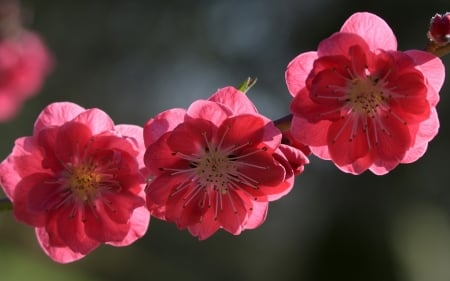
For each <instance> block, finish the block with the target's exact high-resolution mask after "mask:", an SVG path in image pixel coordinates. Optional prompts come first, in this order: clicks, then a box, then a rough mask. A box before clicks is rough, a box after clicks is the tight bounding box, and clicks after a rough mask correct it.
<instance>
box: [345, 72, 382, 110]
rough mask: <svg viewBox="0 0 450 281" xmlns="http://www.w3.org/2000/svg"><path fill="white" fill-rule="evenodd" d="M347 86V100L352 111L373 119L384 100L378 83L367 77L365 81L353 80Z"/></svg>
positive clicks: (361, 79) (360, 79)
mask: <svg viewBox="0 0 450 281" xmlns="http://www.w3.org/2000/svg"><path fill="white" fill-rule="evenodd" d="M349 84H350V86H349V91H348V99H349V102H350V103H351V105H352V109H353V110H354V111H355V112H357V113H360V114H365V115H367V116H368V117H371V118H372V117H375V116H376V114H377V108H378V107H379V106H380V105H383V104H384V102H385V100H386V96H385V95H384V93H383V89H382V87H380V85H379V84H378V81H377V80H376V79H373V78H371V77H370V76H368V77H367V78H365V79H364V78H354V79H353V80H351V81H350V83H349Z"/></svg>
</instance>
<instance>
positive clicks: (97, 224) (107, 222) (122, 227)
mask: <svg viewBox="0 0 450 281" xmlns="http://www.w3.org/2000/svg"><path fill="white" fill-rule="evenodd" d="M100 202H101V201H100ZM100 202H97V203H96V204H95V211H94V210H91V209H90V208H87V209H85V210H84V213H85V219H84V221H83V223H84V231H85V232H86V235H87V236H88V237H89V238H90V239H93V240H95V241H98V242H101V243H105V242H107V241H121V240H123V239H124V238H125V236H126V235H127V233H128V230H129V227H130V226H129V225H128V224H127V223H126V222H125V223H118V222H117V221H120V220H123V217H125V216H127V217H130V216H131V212H130V211H129V210H127V208H126V207H124V208H122V206H120V205H116V204H111V206H110V205H109V202H102V203H100ZM122 202H123V200H122ZM108 208H113V209H112V210H110V209H108ZM115 213H116V214H115ZM112 216H114V219H113V218H112Z"/></svg>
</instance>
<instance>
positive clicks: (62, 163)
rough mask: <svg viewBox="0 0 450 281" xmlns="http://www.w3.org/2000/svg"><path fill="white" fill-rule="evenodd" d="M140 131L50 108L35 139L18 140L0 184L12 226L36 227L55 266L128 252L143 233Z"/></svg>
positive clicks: (100, 116) (80, 111) (72, 107)
mask: <svg viewBox="0 0 450 281" xmlns="http://www.w3.org/2000/svg"><path fill="white" fill-rule="evenodd" d="M143 153H144V144H143V138H142V128H141V127H137V126H133V125H114V123H113V121H112V120H111V119H110V118H109V116H108V115H107V114H106V113H104V112H103V111H101V110H99V109H87V110H86V109H84V108H82V107H80V106H78V105H76V104H73V103H69V102H62V103H53V104H51V105H49V106H48V107H47V108H45V109H44V110H43V111H42V113H41V114H40V115H39V117H38V119H37V121H36V123H35V125H34V132H33V136H30V137H22V138H19V139H17V140H16V143H15V146H14V148H13V151H12V153H11V154H10V155H9V156H8V157H7V158H6V159H5V160H4V161H3V162H2V163H1V164H0V183H1V185H2V186H3V189H4V191H5V193H6V195H7V196H8V198H9V199H10V200H11V201H12V203H13V206H14V215H15V217H16V218H17V220H19V221H21V222H23V223H26V224H28V225H31V226H34V227H35V230H36V235H37V239H38V241H39V244H40V245H41V247H42V249H43V250H44V251H45V253H46V254H47V255H49V256H50V257H51V258H52V259H53V260H55V261H57V262H61V263H67V262H72V261H75V260H78V259H80V258H82V257H84V256H85V255H87V254H88V253H90V252H91V251H92V250H94V249H95V248H97V247H98V246H99V245H100V244H103V243H106V244H110V245H113V246H126V245H129V244H131V243H132V242H134V241H135V240H136V239H138V238H140V237H141V236H142V235H143V234H144V233H145V232H146V230H147V226H148V223H149V217H150V214H149V212H148V210H147V209H146V207H145V200H144V199H145V194H144V191H143V188H144V186H145V177H144V176H146V175H143V174H142V173H141V170H140V169H142V171H144V170H143V168H144V166H143V161H142V160H140V161H138V160H136V159H140V158H142V156H143Z"/></svg>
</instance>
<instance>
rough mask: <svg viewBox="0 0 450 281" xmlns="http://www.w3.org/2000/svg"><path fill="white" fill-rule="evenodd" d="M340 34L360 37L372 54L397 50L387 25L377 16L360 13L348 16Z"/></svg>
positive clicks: (395, 42)
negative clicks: (345, 33) (352, 34)
mask: <svg viewBox="0 0 450 281" xmlns="http://www.w3.org/2000/svg"><path fill="white" fill-rule="evenodd" d="M341 32H347V33H354V34H357V35H359V36H361V37H362V38H363V39H364V40H365V41H366V42H367V44H368V45H369V46H370V49H371V50H372V51H373V52H374V51H377V50H378V49H381V50H397V39H396V38H395V35H394V32H392V29H391V28H390V27H389V25H388V24H387V23H386V22H385V21H384V20H383V19H382V18H380V17H378V16H377V15H374V14H371V13H367V12H360V13H355V14H353V15H352V16H350V17H349V18H348V19H347V20H346V21H345V23H344V25H343V26H342V28H341Z"/></svg>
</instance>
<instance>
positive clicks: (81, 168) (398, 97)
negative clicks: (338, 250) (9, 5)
mask: <svg viewBox="0 0 450 281" xmlns="http://www.w3.org/2000/svg"><path fill="white" fill-rule="evenodd" d="M440 30H441V29H440ZM432 33H433V32H432ZM433 36H434V35H433ZM443 82H444V66H443V64H442V62H441V60H440V59H439V58H438V57H437V56H435V55H433V54H431V53H429V52H425V51H419V50H409V51H404V52H402V51H398V50H397V42H396V38H395V36H394V34H393V32H392V30H391V29H390V28H389V26H388V25H387V24H386V23H385V22H384V21H383V20H382V19H381V18H379V17H377V16H376V15H373V14H370V13H356V14H354V15H352V16H351V17H350V18H349V19H348V20H347V21H346V22H345V23H344V25H343V26H342V28H341V29H340V31H339V32H336V33H334V34H332V35H331V36H330V37H328V38H326V39H325V40H323V41H322V42H320V44H319V46H318V49H317V51H311V52H305V53H302V54H300V55H298V56H297V57H296V58H294V59H293V60H292V61H291V62H290V63H289V64H288V66H287V70H286V83H287V88H288V90H289V92H290V93H291V95H292V96H293V100H292V103H291V105H290V111H291V113H292V116H291V117H289V118H288V119H289V126H287V128H286V127H285V126H280V124H279V123H278V122H277V121H275V122H274V121H272V120H270V119H269V118H267V117H265V116H263V115H261V114H260V113H258V111H257V110H256V108H255V106H254V104H253V103H252V102H251V101H250V99H249V98H248V97H247V95H246V91H247V88H248V87H249V85H246V87H243V88H241V89H236V88H234V87H225V88H222V89H219V90H218V91H217V92H215V93H214V94H213V95H212V96H210V97H209V98H208V99H206V100H197V101H194V102H193V103H192V104H191V105H190V106H189V107H188V108H187V109H182V108H173V109H169V110H166V111H164V112H161V113H159V114H157V115H156V116H154V117H153V118H150V119H149V120H148V121H147V122H146V124H145V125H144V126H143V128H142V127H139V126H136V125H125V124H122V125H115V124H114V122H113V121H112V120H111V118H110V117H109V116H108V115H107V114H106V113H105V112H103V111H101V110H100V109H84V108H82V107H80V106H78V105H76V104H73V103H69V102H62V103H53V104H50V105H49V106H47V107H46V108H45V109H44V110H43V111H42V113H41V114H40V115H39V116H38V118H37V120H36V122H35V124H34V130H33V134H32V135H31V136H27V137H22V138H19V139H17V140H16V143H15V145H14V148H13V150H12V152H11V154H10V155H9V156H7V157H6V159H4V160H3V162H1V163H0V184H1V186H2V187H3V190H4V191H5V194H6V195H7V197H8V198H9V200H10V201H11V202H12V204H13V208H14V215H15V217H16V218H17V220H19V221H21V222H23V223H26V224H28V225H30V226H33V227H34V228H35V232H36V236H37V239H38V241H39V244H40V245H41V247H42V248H43V250H44V251H45V253H46V254H47V255H49V256H50V257H51V258H52V259H53V260H55V261H57V262H61V263H67V262H72V261H75V260H78V259H80V258H82V257H84V256H85V255H87V254H88V253H90V252H91V251H92V250H94V249H95V248H97V247H98V246H99V245H101V244H109V245H113V246H126V245H129V244H131V243H133V242H134V241H135V240H136V239H138V238H140V237H142V236H143V235H144V234H145V233H146V231H147V228H148V224H149V221H150V217H151V216H153V217H156V218H158V219H161V220H165V221H168V222H173V223H175V224H176V225H177V227H178V228H180V229H187V230H188V231H189V232H190V233H191V234H192V235H193V236H196V237H198V238H199V239H206V238H208V237H210V236H211V235H213V234H214V233H215V232H216V231H218V230H219V229H223V230H225V231H227V232H229V233H232V234H234V235H237V234H239V233H241V232H242V231H243V230H245V229H253V228H256V227H258V226H259V225H261V224H262V223H263V222H264V220H265V218H266V215H267V211H268V205H269V202H270V201H274V200H277V199H280V198H281V197H282V196H284V195H286V194H288V193H289V191H290V190H291V189H292V188H293V186H294V178H295V176H297V175H299V174H301V173H302V172H303V170H304V165H306V164H308V162H309V161H308V158H307V155H308V154H310V153H312V154H314V155H316V156H317V157H319V158H322V159H326V160H331V161H332V162H333V163H334V164H335V165H336V166H337V167H338V168H339V169H340V170H342V171H344V172H347V173H352V174H361V173H363V172H364V171H367V170H370V171H372V172H373V173H375V174H378V175H381V174H385V173H388V172H389V171H390V170H392V169H394V168H395V167H396V166H397V165H399V164H400V163H411V162H414V161H416V160H417V159H419V158H420V157H421V156H422V155H423V154H424V153H425V151H426V149H427V145H428V143H429V142H430V141H431V140H432V139H433V138H434V137H435V135H436V134H437V132H438V128H439V120H438V115H437V112H436V105H437V103H438V101H439V91H440V89H441V87H442V84H443ZM291 119H292V122H290V121H291Z"/></svg>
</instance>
